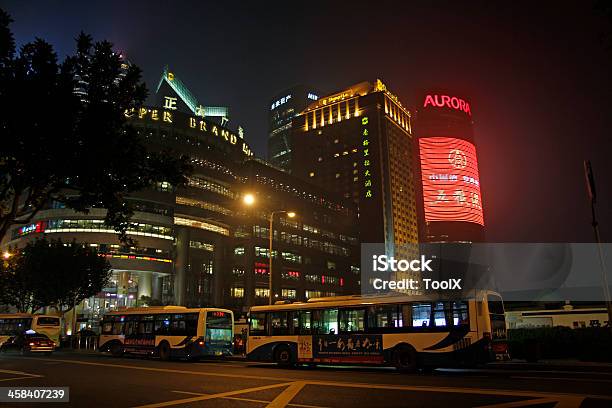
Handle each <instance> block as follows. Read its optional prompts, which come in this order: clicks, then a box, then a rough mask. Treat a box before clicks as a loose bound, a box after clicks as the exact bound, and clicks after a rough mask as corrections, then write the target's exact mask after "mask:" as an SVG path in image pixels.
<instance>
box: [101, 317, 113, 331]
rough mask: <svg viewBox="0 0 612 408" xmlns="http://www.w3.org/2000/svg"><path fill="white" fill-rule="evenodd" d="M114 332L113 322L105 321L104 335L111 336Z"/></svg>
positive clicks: (103, 326) (103, 325)
mask: <svg viewBox="0 0 612 408" xmlns="http://www.w3.org/2000/svg"><path fill="white" fill-rule="evenodd" d="M112 332H113V322H111V321H108V320H104V321H103V322H102V334H111V333H112Z"/></svg>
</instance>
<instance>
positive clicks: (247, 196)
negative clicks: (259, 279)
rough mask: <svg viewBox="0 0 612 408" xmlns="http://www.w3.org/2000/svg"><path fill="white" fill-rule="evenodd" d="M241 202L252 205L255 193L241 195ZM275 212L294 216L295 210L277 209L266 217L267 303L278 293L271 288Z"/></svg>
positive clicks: (290, 216)
mask: <svg viewBox="0 0 612 408" xmlns="http://www.w3.org/2000/svg"><path fill="white" fill-rule="evenodd" d="M242 202H243V203H244V205H246V206H249V207H250V206H252V205H253V204H255V195H253V194H251V193H246V194H245V195H244V196H242ZM276 214H286V215H287V217H289V218H294V217H295V216H296V213H295V211H285V210H278V211H272V212H271V213H270V217H269V218H268V221H269V222H270V228H269V232H270V236H269V240H270V245H269V247H268V259H269V265H268V275H269V285H268V286H269V287H268V291H269V298H270V301H269V303H270V304H272V301H273V299H274V298H275V297H278V294H276V295H274V293H273V290H272V238H273V236H274V225H273V224H274V216H275V215H276Z"/></svg>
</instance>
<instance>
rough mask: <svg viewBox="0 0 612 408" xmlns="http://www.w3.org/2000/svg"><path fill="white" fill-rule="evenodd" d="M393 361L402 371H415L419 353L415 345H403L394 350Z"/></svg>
mask: <svg viewBox="0 0 612 408" xmlns="http://www.w3.org/2000/svg"><path fill="white" fill-rule="evenodd" d="M393 363H394V364H395V367H396V368H397V369H398V370H399V371H402V372H406V373H413V372H415V371H416V370H417V353H416V350H415V349H414V347H412V346H407V345H402V346H399V347H397V348H396V349H395V351H394V352H393Z"/></svg>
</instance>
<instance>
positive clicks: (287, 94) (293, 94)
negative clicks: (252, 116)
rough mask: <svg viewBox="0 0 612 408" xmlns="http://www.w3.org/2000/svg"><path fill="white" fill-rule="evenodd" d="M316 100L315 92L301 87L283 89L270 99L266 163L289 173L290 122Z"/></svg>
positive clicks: (291, 146) (291, 144)
mask: <svg viewBox="0 0 612 408" xmlns="http://www.w3.org/2000/svg"><path fill="white" fill-rule="evenodd" d="M317 99H319V96H318V94H317V92H315V91H313V88H312V87H308V86H303V85H296V86H294V87H291V88H289V89H285V90H283V91H281V92H279V93H277V94H276V95H275V96H274V97H273V98H272V100H271V101H270V106H269V109H270V111H269V132H268V162H270V163H271V164H273V165H274V166H276V167H278V168H280V169H283V170H284V171H287V172H291V157H292V153H291V151H292V149H293V143H292V140H291V126H292V120H293V118H294V117H295V116H296V115H297V114H299V113H300V112H302V111H303V110H304V109H306V106H308V105H309V104H310V103H311V102H313V101H316V100H317Z"/></svg>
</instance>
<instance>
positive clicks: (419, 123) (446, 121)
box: [415, 90, 484, 242]
mask: <svg viewBox="0 0 612 408" xmlns="http://www.w3.org/2000/svg"><path fill="white" fill-rule="evenodd" d="M415 116H416V121H415V128H416V129H415V131H416V134H417V137H418V144H419V161H420V169H419V172H420V178H421V183H419V185H418V189H417V194H418V196H419V200H418V201H419V204H420V211H421V214H420V215H421V220H422V223H421V224H422V225H423V227H422V228H421V233H422V239H423V241H426V242H481V241H483V240H484V215H483V207H482V193H481V191H480V177H479V172H478V158H477V155H476V146H475V143H474V129H473V121H472V107H471V104H470V102H469V101H467V100H465V99H463V98H462V97H459V96H456V95H453V94H452V93H450V92H446V91H442V90H432V91H429V92H425V93H424V94H423V95H422V97H421V99H420V103H419V108H418V109H417V110H416V115H415Z"/></svg>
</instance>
